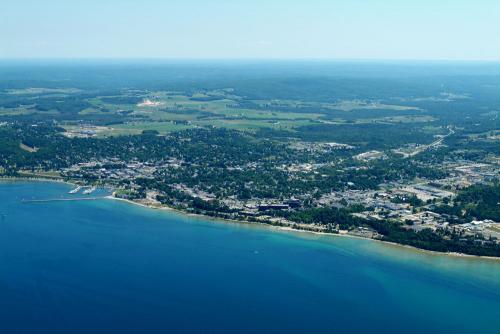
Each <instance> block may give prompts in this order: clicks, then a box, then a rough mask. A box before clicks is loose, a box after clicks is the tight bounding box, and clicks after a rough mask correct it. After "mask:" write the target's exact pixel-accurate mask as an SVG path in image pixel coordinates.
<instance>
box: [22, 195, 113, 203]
mask: <svg viewBox="0 0 500 334" xmlns="http://www.w3.org/2000/svg"><path fill="white" fill-rule="evenodd" d="M104 198H106V196H101V197H79V198H45V199H24V198H23V199H22V200H21V203H50V202H71V201H95V200H98V199H104Z"/></svg>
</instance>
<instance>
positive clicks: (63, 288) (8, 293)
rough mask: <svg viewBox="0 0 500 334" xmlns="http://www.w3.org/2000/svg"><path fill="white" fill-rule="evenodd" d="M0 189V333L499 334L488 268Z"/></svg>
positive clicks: (28, 189)
mask: <svg viewBox="0 0 500 334" xmlns="http://www.w3.org/2000/svg"><path fill="white" fill-rule="evenodd" d="M69 189H71V187H70V186H68V185H65V184H56V183H41V182H34V183H23V182H16V183H9V182H3V183H0V333H2V334H4V333H382V332H383V333H397V332H404V333H438V332H444V331H453V332H454V333H498V329H499V327H500V261H493V260H483V259H471V258H457V257H450V256H443V255H434V254H429V253H423V252H419V251H414V250H411V249H406V248H402V247H398V246H391V245H385V244H382V243H379V242H375V241H370V240H359V239H352V238H342V237H330V236H319V235H312V234H306V233H295V232H284V231H271V230H270V229H269V228H267V227H261V226H251V225H245V224H230V223H221V222H214V221H208V220H204V219H199V218H193V217H188V216H183V215H180V214H177V213H171V212H164V211H156V210H150V209H146V208H141V207H138V206H134V205H130V204H127V203H123V202H118V201H113V200H99V201H81V202H51V203H22V202H21V200H22V199H23V198H33V197H35V198H54V197H60V196H61V195H65V194H66V193H67V191H68V190H69Z"/></svg>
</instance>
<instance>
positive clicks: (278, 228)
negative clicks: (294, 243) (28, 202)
mask: <svg viewBox="0 0 500 334" xmlns="http://www.w3.org/2000/svg"><path fill="white" fill-rule="evenodd" d="M2 181H12V182H19V181H27V182H55V183H64V184H68V185H71V186H77V183H74V182H71V181H67V180H64V179H50V178H43V177H36V178H29V177H0V182H2ZM101 199H104V200H106V199H107V200H115V201H119V202H124V203H128V204H130V205H135V206H140V207H142V208H145V209H152V210H159V211H170V212H174V213H177V214H179V215H184V216H187V217H193V218H197V219H204V220H208V221H210V220H211V221H217V222H221V223H225V224H243V225H247V226H259V227H265V228H267V229H270V230H275V231H283V232H294V233H308V234H313V235H320V236H330V237H348V238H353V239H361V240H371V241H376V242H380V243H382V244H384V245H390V246H396V247H402V248H404V249H407V250H412V251H416V252H418V253H424V254H427V255H445V256H451V257H457V258H470V259H481V260H489V261H491V260H493V261H497V262H498V261H500V257H492V256H480V255H472V254H465V253H456V252H446V253H445V252H438V251H432V250H427V249H422V248H417V247H414V246H410V245H404V244H399V243H396V242H392V241H385V240H380V239H374V238H365V237H361V236H357V235H350V234H338V233H329V232H318V231H311V230H303V229H295V228H292V227H288V226H277V225H272V224H268V223H265V222H251V221H248V220H234V219H227V218H220V217H213V216H208V215H204V214H198V213H191V212H185V211H183V210H179V209H175V208H172V207H169V206H165V205H162V206H160V207H155V206H152V205H147V204H144V203H139V202H136V201H133V200H129V199H124V198H118V197H115V196H113V195H108V196H104V197H102V198H101Z"/></svg>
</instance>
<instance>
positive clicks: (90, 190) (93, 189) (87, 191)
mask: <svg viewBox="0 0 500 334" xmlns="http://www.w3.org/2000/svg"><path fill="white" fill-rule="evenodd" d="M96 189H97V188H96V187H91V188H88V189H85V190H84V191H83V194H84V195H90V194H92V193H93V192H94V191H96Z"/></svg>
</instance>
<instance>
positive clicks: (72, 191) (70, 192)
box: [69, 186, 82, 194]
mask: <svg viewBox="0 0 500 334" xmlns="http://www.w3.org/2000/svg"><path fill="white" fill-rule="evenodd" d="M81 189H82V187H81V186H78V187H76V188H75V189H73V190H70V191H69V194H76V193H77V192H79V191H80V190H81Z"/></svg>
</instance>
